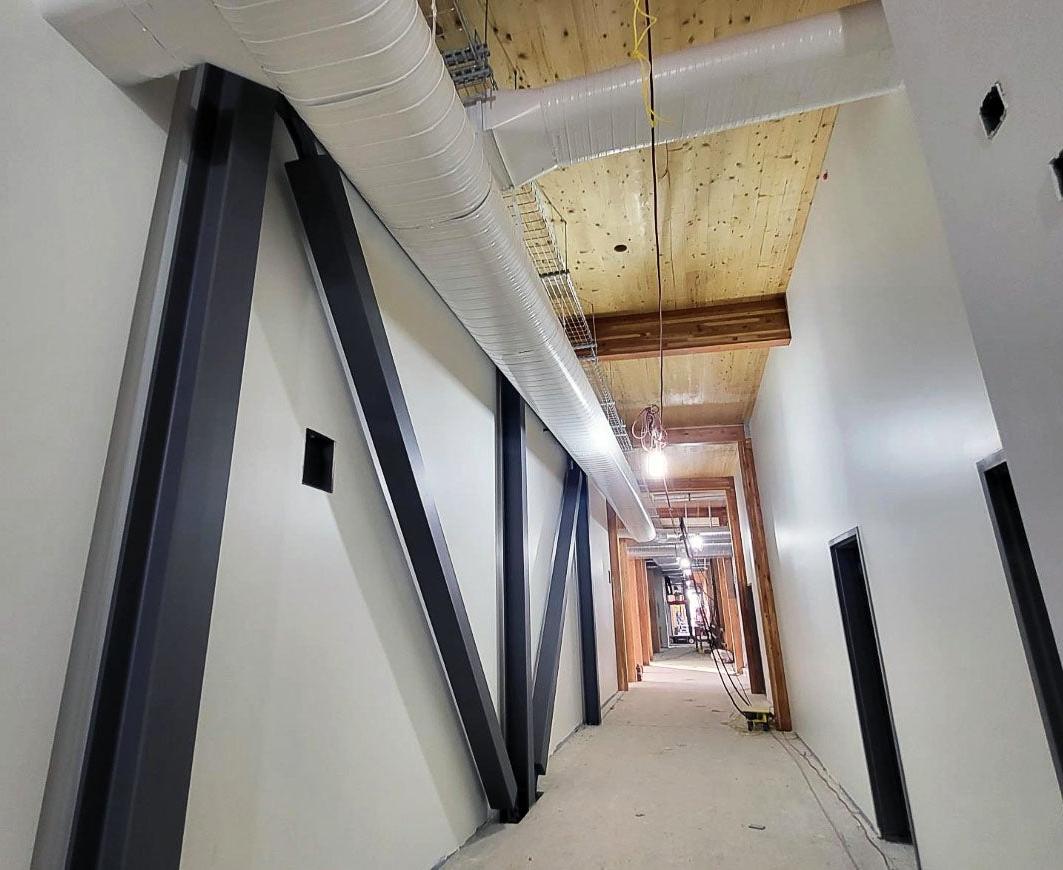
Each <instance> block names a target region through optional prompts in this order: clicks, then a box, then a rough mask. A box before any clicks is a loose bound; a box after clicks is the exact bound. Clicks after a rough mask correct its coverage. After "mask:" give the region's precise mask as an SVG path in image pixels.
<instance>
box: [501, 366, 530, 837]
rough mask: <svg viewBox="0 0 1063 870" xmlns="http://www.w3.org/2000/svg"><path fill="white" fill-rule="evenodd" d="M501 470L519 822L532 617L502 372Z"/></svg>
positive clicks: (524, 516)
mask: <svg viewBox="0 0 1063 870" xmlns="http://www.w3.org/2000/svg"><path fill="white" fill-rule="evenodd" d="M498 416H499V424H500V425H499V439H500V441H501V444H500V453H501V466H502V582H503V593H502V598H503V608H502V610H503V651H504V652H503V655H504V661H505V669H504V670H505V682H504V686H505V691H504V706H503V713H504V724H505V733H506V748H507V749H508V750H509V760H510V763H512V765H513V774H514V776H515V777H516V780H517V805H516V807H514V809H513V810H512V811H511V812H505V813H503V820H504V821H509V822H517V821H520V819H521V818H523V816H524V814H525V813H527V812H528V809H529V808H530V807H531V805H532V804H533V803H535V758H534V755H535V753H534V750H533V744H532V738H533V735H534V725H533V723H532V705H531V692H532V671H531V626H530V623H531V616H530V608H529V593H528V467H527V439H526V435H525V430H524V400H523V399H522V398H521V396H520V394H519V393H518V392H517V391H516V390H515V389H514V387H513V385H512V384H511V383H510V382H509V381H508V380H507V379H506V376H505V375H503V374H502V373H501V372H499V373H498Z"/></svg>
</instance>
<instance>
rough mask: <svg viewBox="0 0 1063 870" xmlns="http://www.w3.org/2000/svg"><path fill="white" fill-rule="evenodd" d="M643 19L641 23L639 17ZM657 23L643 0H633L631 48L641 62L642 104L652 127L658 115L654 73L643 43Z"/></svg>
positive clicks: (633, 57)
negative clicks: (652, 83)
mask: <svg viewBox="0 0 1063 870" xmlns="http://www.w3.org/2000/svg"><path fill="white" fill-rule="evenodd" d="M640 18H641V19H642V23H641V24H640V22H639V19H640ZM656 23H657V18H656V16H653V15H650V14H649V13H648V12H647V11H646V10H644V9H643V8H642V0H632V4H631V33H632V35H633V37H634V45H633V47H632V49H631V57H632V59H633V60H637V61H638V62H639V66H640V67H641V68H642V105H643V108H645V110H646V120H647V121H648V122H649V125H650V127H656V126H657V121H658V116H657V113H656V112H655V111H654V109H653V99H652V97H651V95H650V80H651V76H652V75H653V66H652V64H651V63H650V57H649V55H647V54H646V52H644V51H643V50H642V45H643V43H644V42H646V41H647V38H648V37H649V34H650V28H651V27H653V25H654V24H656Z"/></svg>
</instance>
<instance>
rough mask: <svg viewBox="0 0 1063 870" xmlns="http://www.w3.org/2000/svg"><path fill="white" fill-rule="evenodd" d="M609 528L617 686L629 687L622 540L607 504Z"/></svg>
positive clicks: (624, 688)
mask: <svg viewBox="0 0 1063 870" xmlns="http://www.w3.org/2000/svg"><path fill="white" fill-rule="evenodd" d="M606 510H607V512H608V513H607V515H608V528H609V586H610V590H611V592H612V595H613V642H614V646H615V647H616V686H617V689H619V690H620V691H621V692H626V691H627V689H628V667H627V626H626V625H625V624H624V590H623V587H622V585H621V583H620V541H619V540H618V539H617V536H616V532H617V519H616V513H615V512H614V511H613V509H612V507H611V506H607V508H606Z"/></svg>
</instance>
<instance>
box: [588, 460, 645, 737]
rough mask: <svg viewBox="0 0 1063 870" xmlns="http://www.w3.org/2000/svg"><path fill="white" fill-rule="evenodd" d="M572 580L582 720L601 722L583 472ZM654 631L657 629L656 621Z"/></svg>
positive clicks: (593, 723) (589, 545)
mask: <svg viewBox="0 0 1063 870" xmlns="http://www.w3.org/2000/svg"><path fill="white" fill-rule="evenodd" d="M576 581H577V586H578V588H579V648H580V661H581V663H582V670H583V722H584V724H585V725H601V724H602V701H601V692H600V691H599V688H598V639H597V638H598V634H597V631H596V629H595V624H594V587H593V575H592V573H591V493H590V481H588V480H587V475H586V474H583V485H582V487H581V488H580V498H579V513H578V514H577V516H576ZM653 630H654V631H656V630H657V627H656V625H655V626H654V629H653Z"/></svg>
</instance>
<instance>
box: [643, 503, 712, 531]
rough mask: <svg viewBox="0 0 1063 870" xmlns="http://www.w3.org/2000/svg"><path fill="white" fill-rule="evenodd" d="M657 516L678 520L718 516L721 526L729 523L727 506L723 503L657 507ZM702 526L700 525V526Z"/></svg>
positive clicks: (663, 518)
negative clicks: (716, 504)
mask: <svg viewBox="0 0 1063 870" xmlns="http://www.w3.org/2000/svg"><path fill="white" fill-rule="evenodd" d="M657 516H659V517H660V518H661V519H662V520H677V519H679V518H680V517H687V518H699V519H708V518H710V517H716V519H718V520H719V521H720V525H721V526H726V525H727V508H725V507H723V506H722V505H719V506H712V505H707V504H702V505H691V506H690V507H683V506H682V505H680V506H678V507H661V506H659V505H658V507H657ZM699 528H700V527H699Z"/></svg>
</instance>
